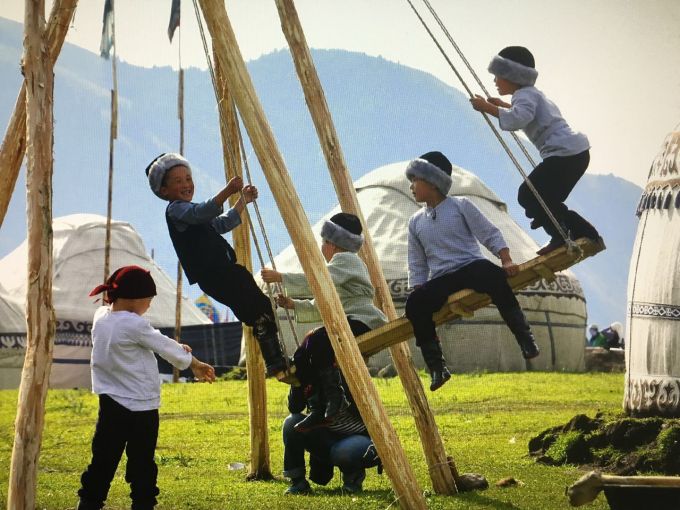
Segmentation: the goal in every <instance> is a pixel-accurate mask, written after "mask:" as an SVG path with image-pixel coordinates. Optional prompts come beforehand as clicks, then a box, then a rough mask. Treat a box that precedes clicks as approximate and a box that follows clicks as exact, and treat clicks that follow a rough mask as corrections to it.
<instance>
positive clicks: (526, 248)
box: [275, 161, 587, 373]
mask: <svg viewBox="0 0 680 510" xmlns="http://www.w3.org/2000/svg"><path fill="white" fill-rule="evenodd" d="M407 164H408V162H406V161H404V162H400V163H394V164H391V165H387V166H384V167H381V168H378V169H376V170H374V171H372V172H370V173H368V174H366V175H364V176H363V177H362V178H360V179H359V180H357V181H356V182H355V183H354V186H355V189H356V191H357V195H358V199H359V203H360V205H361V209H362V211H363V214H364V217H365V219H366V223H367V224H368V228H369V230H370V232H371V235H372V237H373V241H374V246H375V249H376V251H377V254H378V258H379V260H380V262H381V264H382V269H383V272H384V274H385V278H386V280H387V282H388V284H389V288H390V291H391V294H392V299H393V300H394V303H395V306H396V307H397V312H398V313H399V314H402V313H403V308H404V305H405V303H406V297H407V280H408V277H407V226H408V219H409V217H410V216H411V215H412V214H413V213H415V212H416V211H417V210H418V209H419V208H420V205H419V204H417V203H416V202H415V201H414V200H413V197H412V195H411V192H410V190H409V183H408V181H407V179H406V178H405V177H404V170H405V169H406V165H407ZM452 178H453V186H452V187H451V191H450V192H449V194H450V195H451V196H466V197H468V198H470V199H471V200H472V201H473V202H474V203H475V205H476V206H477V207H478V208H479V209H480V210H481V211H482V212H483V213H484V214H485V215H486V216H487V217H488V218H489V219H490V220H491V221H492V222H493V223H494V224H496V225H497V226H498V227H499V228H500V229H501V231H502V232H503V235H504V236H505V238H506V240H507V242H508V244H509V247H510V251H511V255H512V257H513V259H514V260H515V261H516V262H518V263H519V262H525V261H527V260H529V259H532V258H534V257H535V256H536V255H535V252H536V250H537V248H538V247H537V246H536V243H535V242H534V241H533V240H532V239H531V238H530V237H529V236H528V235H527V234H526V233H525V232H524V231H523V230H522V229H521V228H520V227H519V226H518V225H517V224H516V223H515V222H514V221H513V220H512V218H511V217H510V215H509V214H508V213H507V207H506V205H505V204H504V203H503V202H502V201H501V200H500V199H499V198H498V197H497V196H496V195H495V194H494V193H493V192H492V191H491V190H490V189H489V188H487V187H486V186H485V185H484V183H483V182H482V181H481V180H480V179H479V178H478V177H476V176H475V175H474V174H472V173H470V172H468V171H466V170H463V169H461V168H458V167H455V166H454V169H453V173H452ZM337 212H339V207H336V208H335V209H333V210H332V211H330V212H329V213H328V214H327V215H326V216H325V217H324V218H322V219H321V220H320V221H319V222H318V223H317V224H316V225H314V227H313V231H314V234H315V236H316V237H317V239H320V237H319V232H320V231H321V225H322V224H323V222H324V221H325V220H326V219H328V218H330V217H331V216H332V215H333V214H336V213H337ZM483 250H484V248H483ZM484 253H485V255H486V256H487V257H489V258H490V259H491V260H493V261H494V262H498V260H497V259H496V258H495V257H494V256H492V255H491V254H490V253H489V252H487V251H485V250H484ZM275 262H276V267H277V269H278V270H279V271H281V272H292V273H301V272H302V267H301V265H300V263H299V262H298V260H297V256H296V254H295V249H294V248H293V246H292V245H290V246H288V247H287V248H286V249H284V250H283V251H282V252H281V253H280V254H279V255H278V256H277V257H276V258H275ZM519 302H520V304H521V306H522V308H523V309H524V310H525V312H526V314H527V318H528V319H529V321H530V322H531V324H532V326H533V330H534V333H535V335H536V338H537V342H538V344H539V346H540V348H541V355H540V356H539V357H538V358H536V359H534V360H532V361H531V362H526V361H525V360H524V359H523V358H522V356H521V353H520V350H519V347H518V346H517V343H516V342H515V339H514V337H513V336H512V334H511V333H510V331H509V330H508V328H507V327H506V326H505V323H504V322H503V320H502V319H501V317H500V315H499V313H498V311H497V310H496V308H495V307H493V306H490V307H487V308H484V309H482V310H479V311H477V312H476V313H475V315H474V317H471V318H467V319H464V320H457V321H453V322H451V323H447V324H444V325H442V326H440V327H439V328H438V333H439V337H440V339H441V340H442V344H443V348H444V355H445V356H446V359H447V361H448V366H449V368H450V369H452V370H454V371H455V372H459V373H460V372H472V371H478V370H479V371H482V370H488V371H494V372H497V371H500V372H503V371H523V370H527V369H532V370H568V371H582V370H583V369H584V331H585V327H586V322H587V315H586V303H585V298H584V295H583V290H582V289H581V286H580V284H579V282H578V280H577V279H576V278H575V277H574V275H573V274H572V273H571V272H569V271H564V272H562V273H559V274H558V275H557V278H556V279H555V281H553V282H551V283H547V282H545V281H542V282H541V283H539V284H537V285H534V286H533V287H530V288H527V289H525V290H524V291H522V292H521V293H520V295H519ZM280 317H281V318H282V322H281V329H282V331H283V332H284V336H285V338H286V347H287V349H288V351H289V354H291V353H292V352H293V350H294V349H295V344H294V341H293V340H292V333H291V331H290V327H289V326H288V325H287V324H286V323H285V314H283V312H280ZM315 326H317V324H299V325H295V328H296V331H297V332H298V337H299V338H300V339H301V338H302V336H303V335H304V333H305V332H306V331H308V330H309V329H311V328H312V327H315ZM410 347H411V351H412V354H413V359H414V362H415V364H416V366H418V367H421V368H422V367H423V366H424V364H423V360H422V357H421V356H420V350H419V349H417V348H416V347H415V341H414V340H413V339H411V340H410ZM389 363H390V358H389V352H388V351H383V352H381V353H378V354H376V355H374V356H373V357H372V358H371V359H370V361H369V365H371V366H376V367H383V366H385V365H387V364H389Z"/></svg>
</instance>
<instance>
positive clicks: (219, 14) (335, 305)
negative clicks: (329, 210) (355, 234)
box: [199, 0, 427, 510]
mask: <svg viewBox="0 0 680 510" xmlns="http://www.w3.org/2000/svg"><path fill="white" fill-rule="evenodd" d="M199 1H200V5H201V9H202V10H203V15H204V18H205V20H206V23H207V25H208V30H209V31H210V34H211V36H212V42H213V48H214V52H215V55H216V57H217V60H219V62H220V66H221V67H222V70H223V72H224V76H225V77H226V79H227V82H228V83H229V90H230V91H231V93H232V94H233V96H234V100H235V102H236V106H237V107H238V109H239V111H240V113H241V117H242V119H243V123H244V125H245V127H246V129H247V131H248V135H249V137H250V140H251V142H252V144H253V147H254V149H255V153H256V154H257V157H258V160H259V162H260V165H261V166H262V169H263V171H264V174H265V177H266V178H267V182H268V184H269V188H270V189H271V191H272V193H273V194H274V198H275V200H276V203H277V205H278V208H279V211H280V213H281V216H282V217H283V219H284V222H285V224H286V227H287V229H288V233H289V234H290V237H291V239H292V242H293V246H294V247H295V251H296V252H297V256H298V259H299V260H300V262H301V263H302V267H303V270H304V272H305V274H306V275H307V278H308V279H309V284H310V287H311V289H312V293H313V294H314V298H315V299H316V303H317V305H318V307H319V311H320V313H321V317H322V318H323V322H324V324H325V326H326V329H327V331H328V336H329V337H330V340H331V344H332V345H333V349H334V351H335V353H336V357H337V360H338V363H339V364H340V368H341V370H342V372H343V373H344V374H345V377H346V379H347V383H348V384H349V388H350V391H351V392H352V395H354V397H355V400H356V404H357V406H358V408H359V411H360V412H361V416H362V417H363V418H364V421H365V423H366V427H367V428H368V432H369V434H370V436H371V439H373V442H374V443H375V446H376V448H377V450H378V454H379V455H380V458H381V460H382V462H383V466H384V468H385V471H386V472H387V475H388V476H389V478H390V482H391V483H392V488H393V490H394V493H395V498H396V501H397V502H398V504H399V505H400V506H401V507H402V508H408V509H414V510H415V509H425V508H426V507H427V505H426V502H425V498H424V496H423V494H422V491H421V490H420V487H419V486H418V481H417V480H416V477H415V473H414V472H413V470H412V469H411V467H410V465H409V463H408V460H407V458H406V454H405V452H404V450H403V448H402V446H401V443H400V442H399V438H398V437H397V435H396V432H395V430H394V427H393V426H392V424H391V423H390V421H389V418H388V416H387V413H386V412H385V409H384V407H383V405H382V402H381V400H380V396H379V394H378V392H377V390H376V388H375V386H374V385H373V381H372V380H371V377H370V375H369V373H368V369H367V368H366V365H365V364H364V362H363V359H362V357H361V353H360V352H359V349H358V347H357V344H356V342H355V340H354V337H353V335H352V331H351V329H350V327H349V324H348V322H347V318H346V317H345V315H344V313H343V309H342V303H341V302H340V299H339V298H338V295H337V292H336V291H335V287H334V285H333V281H332V280H331V278H330V275H329V273H328V269H327V268H326V264H325V262H324V259H323V257H322V255H321V252H320V250H319V248H318V246H317V245H316V240H315V239H314V235H313V234H312V229H311V227H310V224H309V221H308V219H307V217H306V215H305V213H304V210H303V208H302V204H301V203H300V199H299V197H298V196H297V193H296V191H295V188H294V186H293V182H292V180H291V178H290V176H289V174H288V170H287V168H286V166H285V163H284V161H283V157H282V156H281V153H280V152H279V149H278V146H277V144H276V141H275V139H274V135H273V133H272V131H271V127H270V126H269V124H268V122H267V119H266V118H265V115H264V111H263V110H262V106H261V104H260V102H259V100H258V98H257V96H256V94H255V88H254V86H253V84H252V80H251V78H250V75H249V74H248V71H247V69H246V66H245V62H244V61H243V57H242V55H241V52H240V50H239V48H238V44H237V42H236V37H235V35H234V32H233V30H232V27H231V23H230V21H229V18H228V16H227V12H226V10H225V8H224V2H222V1H221V0H199Z"/></svg>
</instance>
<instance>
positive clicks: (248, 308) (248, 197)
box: [146, 153, 287, 376]
mask: <svg viewBox="0 0 680 510" xmlns="http://www.w3.org/2000/svg"><path fill="white" fill-rule="evenodd" d="M146 175H147V177H148V179H149V185H150V186H151V191H153V192H154V193H155V194H156V196H158V197H159V198H161V199H163V200H167V201H168V202H169V203H168V207H167V208H166V210H165V219H166V222H167V224H168V230H169V232H170V239H172V244H173V246H174V247H175V252H177V257H178V258H179V261H180V262H181V264H182V267H183V268H184V273H185V274H186V275H187V279H188V280H189V283H190V284H193V283H198V286H199V287H200V288H201V290H202V291H203V292H205V293H206V294H207V295H208V296H210V297H213V298H215V299H216V300H217V301H219V302H220V303H222V304H224V305H227V306H228V307H229V308H231V310H232V311H233V312H234V315H236V317H237V318H238V319H239V320H240V321H241V322H243V323H245V324H246V325H248V326H250V327H252V328H253V334H254V336H255V338H256V339H257V342H258V344H259V345H260V351H261V352H262V357H263V358H264V361H265V364H266V367H267V375H270V376H271V375H274V374H276V373H278V372H282V371H285V370H286V368H287V363H286V360H285V358H284V356H283V353H282V350H281V345H280V344H279V338H278V328H277V326H276V322H275V320H274V313H273V311H272V306H271V302H270V301H269V298H268V297H267V296H265V295H264V294H263V293H262V291H261V290H260V288H259V287H258V286H257V284H256V283H255V280H254V279H253V275H252V274H251V273H250V272H249V271H248V270H247V269H246V268H245V267H243V266H242V265H240V264H237V261H236V253H235V252H234V250H233V248H232V247H231V246H230V245H229V243H228V242H227V240H226V239H224V237H222V235H221V234H224V233H226V232H229V231H230V230H232V229H233V228H235V227H237V226H238V225H240V224H241V212H243V209H244V207H245V205H246V203H249V202H252V201H253V200H255V199H256V198H257V188H255V186H245V187H244V186H243V180H242V179H241V178H240V177H234V178H233V179H231V180H230V181H229V183H228V184H227V185H226V186H225V187H224V188H222V189H221V190H220V191H219V192H218V193H217V194H216V195H215V196H214V197H212V198H209V199H208V200H206V201H205V202H201V203H194V202H192V201H191V200H192V198H193V196H194V183H193V180H192V178H191V166H190V165H189V162H188V161H187V160H186V159H184V158H183V157H182V156H181V155H179V154H174V153H167V154H161V155H160V156H158V157H157V158H156V159H154V160H153V161H152V162H151V163H150V164H149V166H147V167H146ZM239 191H242V197H241V198H240V199H239V200H238V202H236V204H235V205H234V207H232V208H231V209H229V210H228V211H227V212H226V213H223V212H224V208H223V204H224V202H226V200H227V199H228V198H229V197H230V196H231V195H233V194H234V193H238V192H239Z"/></svg>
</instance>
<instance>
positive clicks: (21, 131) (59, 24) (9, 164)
mask: <svg viewBox="0 0 680 510" xmlns="http://www.w3.org/2000/svg"><path fill="white" fill-rule="evenodd" d="M77 4H78V0H55V2H54V4H53V6H52V12H51V13H50V21H49V23H48V24H47V46H48V47H49V61H50V67H53V66H54V63H55V62H56V60H57V57H58V56H59V52H60V51H61V47H62V45H63V44H64V39H65V38H66V32H68V26H69V24H70V23H71V18H73V13H74V12H75V10H76V5H77ZM25 152H26V83H25V82H24V83H22V84H21V89H19V95H18V97H17V100H16V103H15V106H14V112H13V113H12V117H11V118H10V121H9V124H8V125H7V131H5V138H4V140H3V142H2V145H1V146H0V227H2V223H3V221H4V220H5V215H6V214H7V208H8V207H9V201H10V200H11V198H12V193H13V192H14V186H15V185H16V182H17V177H18V176H19V170H20V169H21V163H22V162H23V160H24V153H25Z"/></svg>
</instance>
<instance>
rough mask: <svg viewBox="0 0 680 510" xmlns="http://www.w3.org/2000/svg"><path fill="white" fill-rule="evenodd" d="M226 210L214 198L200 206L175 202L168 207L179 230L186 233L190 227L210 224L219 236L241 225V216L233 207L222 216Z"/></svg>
mask: <svg viewBox="0 0 680 510" xmlns="http://www.w3.org/2000/svg"><path fill="white" fill-rule="evenodd" d="M223 211H224V208H223V207H222V205H221V204H218V203H217V202H216V201H215V199H214V198H209V199H208V200H206V201H205V202H201V203H199V204H197V203H194V202H185V201H183V200H175V201H174V202H172V203H171V204H170V205H169V206H168V216H169V217H170V219H171V220H172V223H173V224H174V225H175V227H176V228H177V230H179V231H180V232H184V231H185V230H186V229H187V226H188V225H200V224H202V223H210V224H211V225H212V226H213V228H214V229H215V230H216V231H217V233H218V234H225V233H227V232H229V231H230V230H233V229H234V228H236V227H238V226H239V225H240V224H241V215H240V214H239V213H238V211H237V210H236V209H234V208H233V207H232V208H231V209H229V210H228V211H227V212H226V213H224V214H222V212H223Z"/></svg>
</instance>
